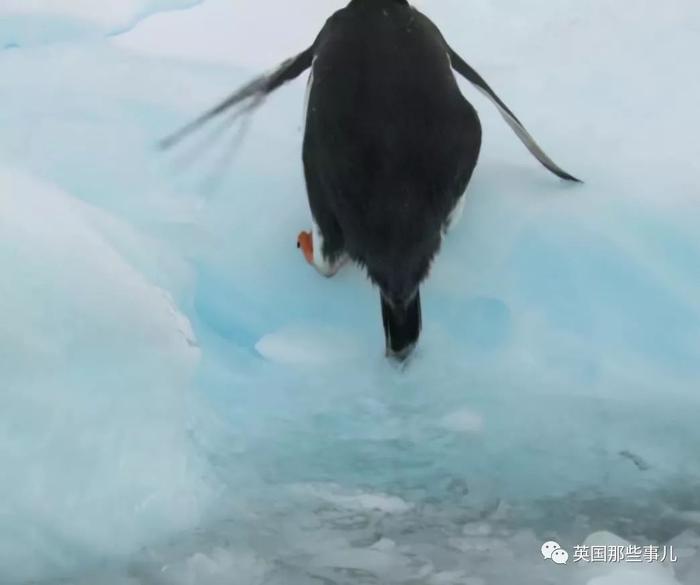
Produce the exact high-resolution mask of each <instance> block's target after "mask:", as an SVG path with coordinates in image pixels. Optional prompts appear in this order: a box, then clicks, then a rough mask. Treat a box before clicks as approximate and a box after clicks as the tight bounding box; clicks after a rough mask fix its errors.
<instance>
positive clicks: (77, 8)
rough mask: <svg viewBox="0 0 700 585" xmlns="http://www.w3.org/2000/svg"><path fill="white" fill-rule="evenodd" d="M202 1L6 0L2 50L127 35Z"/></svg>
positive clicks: (0, 20) (1, 14) (0, 27)
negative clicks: (165, 14)
mask: <svg viewBox="0 0 700 585" xmlns="http://www.w3.org/2000/svg"><path fill="white" fill-rule="evenodd" d="M199 2H200V0H120V1H119V2H116V1H115V2H94V1H93V0H3V5H2V8H0V49H3V48H10V47H11V48H14V47H25V46H31V45H40V44H45V43H56V42H65V41H68V40H74V39H76V38H85V37H95V36H99V35H104V34H117V33H120V32H125V31H127V30H129V29H130V28H132V27H133V26H135V25H136V24H137V23H138V22H139V21H141V20H143V19H145V18H147V17H148V16H150V15H152V14H155V13H158V12H160V11H164V10H178V9H183V8H189V7H191V6H194V5H196V4H198V3H199Z"/></svg>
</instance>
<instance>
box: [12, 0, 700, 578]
mask: <svg viewBox="0 0 700 585" xmlns="http://www.w3.org/2000/svg"><path fill="white" fill-rule="evenodd" d="M190 5H191V7H190V8H189V9H188V10H179V9H182V8H187V7H188V6H190ZM340 5H341V3H339V2H326V3H324V4H322V5H321V3H318V2H314V1H312V0H303V1H300V2H297V3H285V2H282V1H281V0H274V1H271V2H268V3H264V4H255V5H254V4H252V3H250V2H243V1H242V0H241V1H231V2H228V1H224V0H204V1H203V2H201V3H195V2H187V1H184V0H183V1H181V2H178V1H175V0H171V1H168V2H165V1H157V2H149V1H146V0H140V1H136V0H130V1H128V2H125V1H123V0H110V1H108V2H102V3H99V6H98V5H97V4H96V3H92V2H74V1H72V0H71V1H68V0H66V1H64V2H60V1H58V0H56V1H51V2H48V1H39V0H36V1H28V0H22V1H13V0H6V1H5V2H4V3H3V5H2V7H0V49H3V48H4V50H0V78H1V79H3V80H4V81H3V82H2V83H0V103H2V104H3V108H2V109H0V128H2V132H1V133H0V233H1V234H2V237H0V266H2V270H3V277H2V279H0V380H1V381H0V404H1V405H2V408H0V469H1V470H2V476H1V478H0V583H3V584H5V583H7V584H13V585H14V584H19V583H27V582H32V583H41V584H44V585H49V584H55V583H70V584H71V585H72V584H80V585H83V584H84V585H88V584H90V585H93V584H94V583H100V584H105V585H112V584H114V585H127V584H128V585H136V584H149V585H150V584H162V585H190V584H197V585H223V584H230V583H235V584H241V585H256V584H260V585H263V584H265V585H307V584H308V585H310V584H313V583H329V584H330V583H333V584H343V585H344V584H348V585H350V584H352V585H361V584H379V583H381V584H382V585H390V584H398V583H402V584H421V585H423V584H428V585H510V584H512V583H519V584H521V585H530V584H532V585H541V584H543V583H545V584H552V585H627V583H630V584H634V585H679V584H680V585H690V584H695V583H697V582H698V578H700V496H699V495H698V494H700V491H699V489H698V488H700V460H699V459H698V456H697V446H698V445H699V444H700V426H699V425H698V424H697V413H698V407H699V406H700V396H699V393H698V389H699V388H700V384H699V381H700V230H698V224H699V223H700V191H699V189H700V188H699V187H698V185H699V184H700V182H699V181H698V179H699V178H700V161H699V160H698V158H697V152H699V151H700V135H699V134H698V133H697V132H696V131H695V130H696V128H697V127H698V125H699V124H700V114H699V113H698V109H697V102H698V100H699V99H700V78H698V76H697V75H695V76H693V75H691V73H690V72H692V71H694V68H695V62H694V55H696V54H697V52H698V50H700V36H698V34H697V32H698V30H700V7H699V6H698V5H697V3H695V2H693V1H692V0H670V1H669V2H665V3H658V2H652V1H651V0H640V2H638V6H637V8H638V9H637V10H635V11H634V13H630V11H629V7H627V6H624V5H622V4H621V3H618V4H613V3H599V2H593V3H580V2H574V1H573V0H561V1H560V2H558V3H557V4H556V6H555V5H552V3H551V2H548V1H547V2H546V1H545V0H536V1H533V2H529V3H526V4H523V3H518V2H514V1H511V0H507V1H506V0H504V1H502V2H498V3H493V2H486V1H480V2H470V3H469V5H468V7H467V6H466V5H465V4H464V3H463V2H461V1H457V0H442V1H441V2H432V3H428V2H418V3H417V5H418V6H419V7H420V8H421V9H423V10H425V11H426V12H427V13H428V14H429V15H431V16H432V17H433V18H434V19H435V20H436V22H437V23H438V24H439V25H440V26H441V27H442V29H443V32H444V33H445V35H446V36H447V38H448V40H449V41H450V43H451V44H452V46H453V47H455V48H456V49H457V50H458V51H459V52H460V53H461V54H463V55H464V56H465V57H466V58H467V59H468V60H469V61H470V62H471V63H472V64H473V65H474V66H475V67H477V68H478V69H479V70H480V71H481V73H482V74H483V75H484V76H485V77H486V78H487V79H488V81H489V82H490V83H491V84H492V85H493V86H494V87H495V88H496V89H497V91H498V92H499V93H500V95H501V96H502V97H503V98H504V100H505V101H506V102H507V103H508V104H509V105H510V106H511V107H512V108H513V110H514V111H515V112H516V113H517V114H518V115H519V117H520V118H521V119H522V120H523V121H524V122H525V124H526V126H527V127H528V128H529V129H530V130H531V131H532V133H533V134H534V135H535V136H536V137H537V138H538V140H539V141H541V143H542V144H543V146H544V147H545V148H546V150H547V151H548V152H550V153H551V154H552V156H553V157H554V158H555V159H556V160H557V161H558V162H561V164H562V165H563V166H564V167H565V168H567V169H568V170H571V171H572V172H574V173H575V174H577V175H580V176H581V177H582V178H583V179H584V180H585V181H586V183H585V184H584V185H582V186H574V187H572V186H569V185H565V184H562V183H560V182H559V181H557V180H556V179H554V178H553V177H551V176H548V175H547V174H546V173H545V171H543V170H542V169H541V168H539V167H538V165H537V163H536V162H535V161H532V160H531V159H530V158H529V156H528V154H527V153H526V152H525V151H524V150H523V149H522V147H521V146H520V145H519V143H518V142H517V140H516V139H515V137H514V136H513V135H512V133H511V132H510V130H509V129H508V128H507V127H506V126H505V124H503V122H502V120H500V118H499V117H498V115H497V113H496V112H494V110H493V108H492V107H491V105H490V104H488V103H486V102H485V101H484V100H483V99H482V98H481V97H480V96H479V95H478V94H477V93H476V92H474V91H473V90H472V89H471V88H469V87H466V86H465V87H464V91H465V94H466V95H467V97H468V98H469V99H470V100H472V101H473V103H474V104H475V105H476V106H477V108H478V109H479V112H480V115H481V117H482V121H483V125H484V128H485V144H484V149H483V152H482V157H481V161H480V165H479V167H478V169H477V172H476V174H475V177H474V180H473V182H472V185H471V186H470V189H469V194H468V201H467V205H466V209H465V213H464V217H463V219H462V222H461V223H460V224H459V225H458V226H457V227H456V228H455V229H454V230H453V232H452V233H451V234H450V236H449V238H448V239H447V240H446V243H445V246H444V249H443V250H442V252H441V255H440V257H439V258H438V260H437V262H436V263H435V266H434V269H433V272H432V275H431V278H430V280H429V281H428V282H427V283H426V285H425V286H424V292H423V304H424V307H423V309H424V336H423V338H422V341H421V345H420V347H419V349H418V351H417V353H416V355H415V356H414V358H413V359H412V361H411V362H410V363H409V364H408V366H407V367H405V368H403V369H398V368H395V367H393V366H391V365H390V364H389V363H387V362H386V361H385V360H384V358H383V357H382V350H383V339H382V334H381V323H380V317H379V303H378V298H377V296H378V295H377V292H376V291H375V290H373V289H372V287H371V286H370V285H369V283H368V282H367V279H366V277H365V276H364V275H363V274H362V273H361V272H360V271H359V270H358V269H356V268H354V267H346V268H345V269H344V270H343V271H342V272H341V273H340V274H339V275H338V276H336V277H335V278H334V279H331V280H326V279H323V278H320V277H318V275H317V274H316V273H314V272H313V270H311V269H310V268H309V267H308V266H307V265H306V264H305V263H304V262H303V260H302V259H301V257H300V255H299V253H298V250H297V249H296V246H295V240H296V234H297V233H298V231H299V230H301V229H306V228H307V227H308V225H309V214H308V209H307V205H306V201H305V193H304V185H303V177H302V173H301V163H300V144H301V137H302V134H301V127H302V111H303V94H304V80H298V81H296V82H294V83H292V84H290V85H289V86H288V87H285V88H283V89H281V90H279V91H278V92H277V93H276V94H275V95H273V96H271V97H270V98H269V99H268V100H267V103H266V104H264V107H263V108H261V109H260V110H259V111H258V112H257V113H256V115H255V116H254V117H253V118H252V120H251V124H250V125H249V127H248V128H247V130H246V133H245V136H244V140H240V136H238V135H236V133H235V132H231V133H229V135H224V136H221V137H219V138H218V139H217V140H216V141H214V136H213V135H212V134H209V133H207V132H204V133H203V134H202V135H201V136H200V137H198V138H194V139H193V140H192V142H191V143H190V144H189V145H186V146H184V147H183V148H181V149H179V150H177V151H176V152H173V153H169V154H165V155H164V154H162V153H159V152H157V151H156V149H155V148H154V144H155V143H156V141H157V140H158V139H159V138H161V137H163V136H164V135H165V134H167V133H168V132H169V131H171V130H173V129H174V128H176V127H177V126H178V125H179V124H181V123H182V122H184V121H186V120H188V119H189V118H190V117H192V116H193V115H195V114H196V113H198V112H199V111H201V110H202V109H203V108H204V107H206V106H208V105H209V104H211V103H212V102H214V101H216V100H217V99H219V98H220V97H222V96H224V95H226V93H227V92H228V91H230V90H231V89H232V88H234V87H236V86H237V85H238V84H239V83H242V82H243V81H245V80H246V79H247V78H248V77H249V76H251V75H253V74H255V73H257V72H258V71H259V70H260V69H261V68H265V67H269V66H274V65H275V64H276V63H277V62H279V61H281V60H283V59H284V58H286V57H287V56H289V55H290V54H292V53H293V52H294V51H298V50H300V49H302V48H304V47H305V46H306V45H308V44H309V43H310V42H311V40H312V39H313V37H314V35H315V34H316V32H317V31H318V29H319V27H320V26H321V25H322V23H323V19H324V18H325V17H326V16H327V15H328V14H330V12H331V11H332V10H333V9H334V8H336V7H338V6H340ZM175 9H178V10H175ZM234 154H235V156H234ZM195 155H196V156H195ZM546 540H557V541H558V542H559V543H560V544H561V545H562V546H563V547H565V548H567V549H568V550H569V551H573V549H574V547H575V546H576V545H582V544H584V543H595V544H610V545H620V543H624V545H627V544H635V545H641V546H646V545H659V546H662V547H663V546H670V545H673V546H674V548H675V550H676V553H677V555H678V561H677V562H676V563H668V562H666V563H655V564H643V565H632V564H607V565H593V564H588V565H586V564H581V563H573V562H570V563H569V565H568V566H563V567H562V566H556V565H554V564H553V563H551V562H549V561H544V560H543V559H542V557H541V554H540V546H541V545H542V543H543V542H545V541H546Z"/></svg>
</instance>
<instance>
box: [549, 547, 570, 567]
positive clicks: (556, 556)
mask: <svg viewBox="0 0 700 585" xmlns="http://www.w3.org/2000/svg"><path fill="white" fill-rule="evenodd" d="M552 560H553V561H554V562H555V563H556V564H557V565H565V564H566V563H567V562H569V553H568V552H566V551H565V550H564V549H563V548H558V549H557V550H555V551H554V552H553V553H552Z"/></svg>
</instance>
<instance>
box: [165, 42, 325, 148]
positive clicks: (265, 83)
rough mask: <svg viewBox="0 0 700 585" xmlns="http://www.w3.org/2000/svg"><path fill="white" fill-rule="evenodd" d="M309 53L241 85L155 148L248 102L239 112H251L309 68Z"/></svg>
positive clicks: (171, 143)
mask: <svg viewBox="0 0 700 585" xmlns="http://www.w3.org/2000/svg"><path fill="white" fill-rule="evenodd" d="M313 53H314V45H312V46H311V47H309V48H308V49H306V50H305V51H303V52H301V53H299V54H298V55H296V56H295V57H291V58H290V59H287V60H286V61H285V62H284V63H282V64H281V65H280V66H279V67H277V68H276V69H275V70H274V71H272V72H270V73H268V74H266V75H261V76H260V77H256V78H255V79H253V80H252V81H251V82H250V83H248V84H246V85H244V86H243V87H241V88H240V89H239V90H237V91H236V92H234V93H233V94H232V95H231V96H229V97H228V98H226V99H225V100H224V101H223V102H221V103H220V104H218V105H216V106H214V107H213V108H211V109H210V110H209V111H207V112H205V113H204V114H202V115H201V116H199V117H198V118H197V119H196V120H193V121H192V122H190V123H189V124H187V125H186V126H184V127H183V128H181V129H180V130H178V131H177V132H175V133H173V134H171V135H170V136H168V137H167V138H164V139H163V140H161V141H160V143H159V146H160V147H161V148H163V149H166V148H170V147H171V146H174V145H175V144H177V143H178V142H180V141H181V140H182V139H183V138H185V137H186V136H188V135H189V134H191V133H192V132H193V131H195V130H196V129H197V128H199V127H201V126H202V125H204V124H206V123H207V122H209V121H210V120H212V119H214V118H216V117H217V116H219V115H221V114H222V113H224V112H225V111H227V110H229V109H231V108H232V107H234V106H236V105H238V104H241V103H242V102H244V101H246V100H248V99H252V102H251V103H250V104H249V105H248V106H247V107H245V108H244V109H243V110H242V111H247V110H249V109H252V108H255V107H256V106H257V105H258V104H259V103H260V101H261V100H262V99H263V98H264V97H265V96H266V95H268V94H269V93H271V92H273V91H274V90H276V89H277V88H278V87H280V86H281V85H282V84H283V83H285V82H287V81H290V80H292V79H294V78H295V77H298V76H299V75H301V74H302V73H303V72H304V71H305V70H306V69H308V68H309V67H311V62H312V61H313Z"/></svg>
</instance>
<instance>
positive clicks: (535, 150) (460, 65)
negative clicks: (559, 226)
mask: <svg viewBox="0 0 700 585" xmlns="http://www.w3.org/2000/svg"><path fill="white" fill-rule="evenodd" d="M447 50H448V53H449V56H450V61H451V63H452V68H453V69H454V70H455V71H456V72H457V73H459V74H460V75H461V76H462V77H464V78H465V79H467V80H468V81H470V82H471V83H472V84H473V85H474V86H475V87H476V88H477V89H478V90H479V91H480V92H481V93H483V94H484V95H485V96H486V97H487V98H489V99H490V100H491V101H492V102H493V103H494V104H496V107H497V108H498V111H499V112H500V113H501V116H503V118H504V119H505V121H506V122H507V123H508V125H509V126H510V127H511V128H512V129H513V132H515V134H516V135H517V136H518V138H520V140H521V141H522V143H523V144H524V145H525V146H526V148H527V149H528V150H529V151H530V152H531V153H532V155H533V156H534V157H535V158H536V159H537V160H538V161H540V162H541V163H542V164H543V165H544V166H545V167H546V168H547V170H549V171H550V172H552V173H554V174H555V175H556V176H557V177H559V178H561V179H564V180H565V181H573V182H575V183H581V182H582V181H581V180H580V179H577V178H576V177H574V176H573V175H570V174H569V173H567V172H566V171H565V170H564V169H562V168H561V167H560V166H559V165H557V164H556V163H555V162H554V161H553V160H552V159H551V158H549V157H548V156H547V155H546V154H545V152H544V151H543V150H542V148H540V145H539V144H537V142H535V139H534V138H533V137H532V136H531V135H530V133H529V132H528V131H527V130H525V127H524V126H523V125H522V122H520V120H518V118H517V117H516V116H515V114H514V113H513V112H511V111H510V108H508V106H506V105H505V104H504V103H503V101H502V100H501V98H499V97H498V96H497V95H496V92H495V91H493V90H492V89H491V87H490V86H489V84H488V83H486V81H485V80H484V78H483V77H481V75H479V74H478V73H477V72H476V71H475V70H474V69H473V68H472V67H470V66H469V64H467V62H466V61H465V60H464V59H462V57H460V56H459V55H458V54H457V53H456V52H455V51H454V50H453V49H452V48H450V47H449V46H448V47H447Z"/></svg>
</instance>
